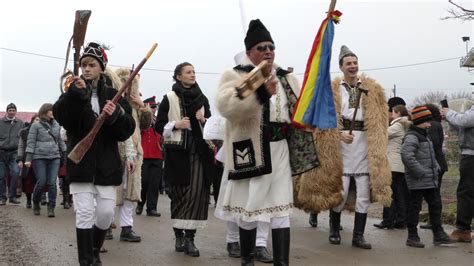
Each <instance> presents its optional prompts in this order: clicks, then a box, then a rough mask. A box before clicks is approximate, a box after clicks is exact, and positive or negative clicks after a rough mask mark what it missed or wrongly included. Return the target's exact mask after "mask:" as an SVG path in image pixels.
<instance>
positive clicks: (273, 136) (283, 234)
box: [215, 19, 315, 265]
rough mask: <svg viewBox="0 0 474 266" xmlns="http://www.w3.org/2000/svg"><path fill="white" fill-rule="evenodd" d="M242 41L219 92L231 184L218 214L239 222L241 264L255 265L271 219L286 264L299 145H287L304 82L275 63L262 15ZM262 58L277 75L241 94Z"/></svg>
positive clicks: (276, 253)
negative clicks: (260, 237)
mask: <svg viewBox="0 0 474 266" xmlns="http://www.w3.org/2000/svg"><path fill="white" fill-rule="evenodd" d="M244 42H245V47H246V54H247V57H246V58H245V59H244V60H243V61H242V63H241V64H240V65H237V66H236V67H234V68H233V69H231V70H228V71H226V72H225V73H224V74H222V77H221V81H220V84H219V89H218V93H217V100H216V105H217V108H218V110H219V112H220V113H221V115H222V116H223V117H224V118H226V122H225V124H226V128H225V132H226V134H225V139H224V150H225V152H226V155H225V163H224V177H223V179H225V178H227V179H228V183H227V185H226V186H225V189H224V190H223V191H221V192H222V193H220V195H219V199H218V203H217V207H216V212H215V215H216V216H217V217H218V218H221V219H224V220H227V221H235V222H238V224H239V234H240V246H241V247H240V248H241V256H242V261H241V262H242V265H254V258H253V252H254V248H255V238H256V231H257V229H256V227H257V223H258V222H259V221H261V222H267V223H271V227H272V241H273V259H274V264H275V265H288V264H289V250H290V219H289V215H290V213H291V210H292V208H293V186H292V178H291V176H292V175H293V174H294V172H292V170H293V169H292V168H293V165H292V164H291V162H290V160H291V159H292V157H293V156H292V153H293V152H294V151H299V150H301V149H298V148H295V149H293V148H291V147H290V148H289V146H291V145H290V143H292V134H293V129H292V127H291V126H290V122H291V120H290V116H291V112H292V110H293V107H294V104H295V103H296V97H297V96H296V95H298V90H299V88H300V86H299V84H298V81H297V79H296V77H295V76H294V75H293V74H292V73H289V72H288V71H285V70H283V69H281V68H280V67H279V66H278V65H276V64H275V63H274V58H275V52H274V50H275V45H274V42H273V39H272V37H271V36H270V32H269V31H268V30H267V29H266V28H265V26H264V25H263V24H262V23H261V22H260V20H258V19H257V20H252V21H251V22H250V25H249V28H248V31H247V35H246V37H245V41H244ZM263 60H267V62H268V65H267V66H268V68H269V69H267V71H268V72H272V73H273V77H272V78H270V79H268V80H267V81H265V83H264V84H262V85H261V86H260V87H259V88H258V89H257V90H256V91H255V93H252V94H250V95H249V96H248V97H246V98H240V97H239V96H238V95H237V93H236V87H237V86H239V84H240V83H241V82H242V80H243V79H244V78H245V77H246V76H247V75H248V73H249V72H250V71H252V70H253V69H254V68H255V66H256V65H258V64H260V63H261V62H262V61H263ZM290 132H291V133H290ZM309 137H310V138H311V134H309ZM311 141H312V140H311ZM306 146H307V147H312V146H311V145H306ZM300 159H301V158H300ZM306 159H307V158H306ZM313 159H315V158H313ZM308 161H310V160H308Z"/></svg>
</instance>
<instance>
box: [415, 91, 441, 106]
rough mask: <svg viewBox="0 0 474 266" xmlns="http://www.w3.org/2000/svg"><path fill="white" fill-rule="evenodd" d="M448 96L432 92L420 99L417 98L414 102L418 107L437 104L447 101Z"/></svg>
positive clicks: (419, 97) (439, 92) (421, 96)
mask: <svg viewBox="0 0 474 266" xmlns="http://www.w3.org/2000/svg"><path fill="white" fill-rule="evenodd" d="M446 98H447V95H446V92H444V91H430V92H427V93H425V94H422V95H420V96H418V97H416V98H415V99H414V100H413V103H412V104H413V106H418V105H424V104H427V103H434V104H437V103H439V102H440V101H441V100H443V99H446Z"/></svg>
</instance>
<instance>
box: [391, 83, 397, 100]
mask: <svg viewBox="0 0 474 266" xmlns="http://www.w3.org/2000/svg"><path fill="white" fill-rule="evenodd" d="M392 93H393V97H397V84H393V89H392Z"/></svg>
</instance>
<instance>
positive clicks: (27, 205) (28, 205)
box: [26, 193, 32, 209]
mask: <svg viewBox="0 0 474 266" xmlns="http://www.w3.org/2000/svg"><path fill="white" fill-rule="evenodd" d="M31 206H32V205H31V193H26V208H28V209H31Z"/></svg>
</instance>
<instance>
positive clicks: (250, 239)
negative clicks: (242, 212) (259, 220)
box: [239, 227, 257, 266]
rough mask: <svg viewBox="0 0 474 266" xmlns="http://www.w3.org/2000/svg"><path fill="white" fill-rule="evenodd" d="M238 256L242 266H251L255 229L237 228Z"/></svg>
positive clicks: (252, 262) (255, 235)
mask: <svg viewBox="0 0 474 266" xmlns="http://www.w3.org/2000/svg"><path fill="white" fill-rule="evenodd" d="M239 236H240V255H241V265H242V266H253V265H254V260H253V255H254V254H253V252H254V250H255V240H256V238H257V228H254V229H252V230H245V229H243V228H240V227H239Z"/></svg>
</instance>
